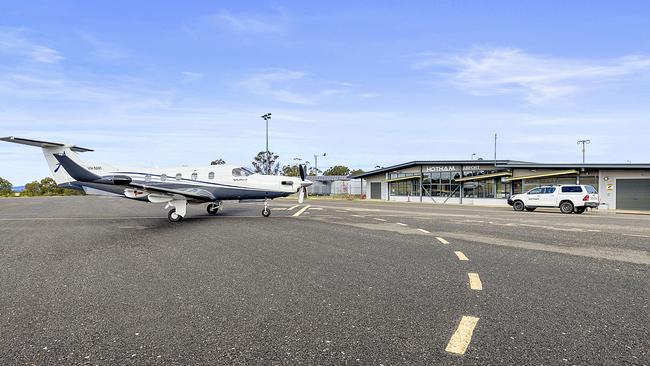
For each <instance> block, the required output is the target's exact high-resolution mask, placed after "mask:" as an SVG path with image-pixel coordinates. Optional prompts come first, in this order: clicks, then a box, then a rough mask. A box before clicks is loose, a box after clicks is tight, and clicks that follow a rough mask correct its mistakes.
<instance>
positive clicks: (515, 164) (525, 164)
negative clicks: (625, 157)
mask: <svg viewBox="0 0 650 366" xmlns="http://www.w3.org/2000/svg"><path fill="white" fill-rule="evenodd" d="M417 165H488V166H495V167H496V168H525V169H526V168H527V169H622V170H633V169H650V163H635V164H630V163H625V164H621V163H589V164H580V163H578V164H571V163H533V162H529V161H519V160H497V161H496V164H495V163H494V160H416V161H410V162H407V163H402V164H397V165H392V166H389V167H385V168H380V169H375V170H371V171H369V172H365V173H361V174H356V175H354V176H350V178H351V179H355V178H364V177H368V176H371V175H375V174H379V173H385V172H392V171H394V170H400V169H405V168H410V167H413V166H417Z"/></svg>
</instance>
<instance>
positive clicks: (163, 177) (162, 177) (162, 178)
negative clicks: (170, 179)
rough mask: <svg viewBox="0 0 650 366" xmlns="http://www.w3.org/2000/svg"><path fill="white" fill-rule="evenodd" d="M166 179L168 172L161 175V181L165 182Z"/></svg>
mask: <svg viewBox="0 0 650 366" xmlns="http://www.w3.org/2000/svg"><path fill="white" fill-rule="evenodd" d="M166 180H167V174H163V175H161V176H160V181H161V182H164V181H166Z"/></svg>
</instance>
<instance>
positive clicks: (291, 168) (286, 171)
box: [282, 164, 300, 177]
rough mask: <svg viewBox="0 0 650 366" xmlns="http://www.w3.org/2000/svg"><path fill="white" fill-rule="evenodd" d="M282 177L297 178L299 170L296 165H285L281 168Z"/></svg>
mask: <svg viewBox="0 0 650 366" xmlns="http://www.w3.org/2000/svg"><path fill="white" fill-rule="evenodd" d="M282 175H286V176H287V177H299V176H300V168H299V167H298V165H297V164H293V165H285V166H283V167H282Z"/></svg>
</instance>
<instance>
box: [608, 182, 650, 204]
mask: <svg viewBox="0 0 650 366" xmlns="http://www.w3.org/2000/svg"><path fill="white" fill-rule="evenodd" d="M616 209H617V210H650V179H617V180H616Z"/></svg>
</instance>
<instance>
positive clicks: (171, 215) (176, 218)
mask: <svg viewBox="0 0 650 366" xmlns="http://www.w3.org/2000/svg"><path fill="white" fill-rule="evenodd" d="M167 218H168V219H169V221H171V222H181V221H183V216H181V215H179V214H177V213H176V209H175V208H172V209H171V210H169V213H168V214H167Z"/></svg>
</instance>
